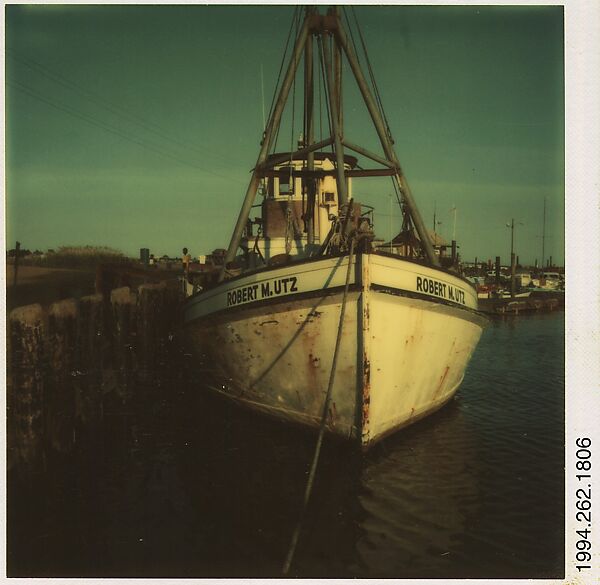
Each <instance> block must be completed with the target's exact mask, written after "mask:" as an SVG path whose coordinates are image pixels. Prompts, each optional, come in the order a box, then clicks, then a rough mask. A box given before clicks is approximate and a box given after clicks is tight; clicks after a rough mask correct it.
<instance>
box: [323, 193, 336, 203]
mask: <svg viewBox="0 0 600 585" xmlns="http://www.w3.org/2000/svg"><path fill="white" fill-rule="evenodd" d="M323 204H325V205H327V204H330V205H333V204H335V193H331V192H329V191H326V192H325V193H323Z"/></svg>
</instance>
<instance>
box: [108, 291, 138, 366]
mask: <svg viewBox="0 0 600 585" xmlns="http://www.w3.org/2000/svg"><path fill="white" fill-rule="evenodd" d="M110 304H111V309H112V315H113V323H114V331H113V359H114V364H115V366H116V367H117V369H119V370H120V371H121V373H123V374H124V375H126V374H128V373H130V372H133V371H135V370H136V366H137V363H136V359H135V345H136V340H137V331H136V296H135V294H133V293H132V292H131V290H130V289H129V287H128V286H125V287H122V288H116V289H114V290H113V291H111V293H110Z"/></svg>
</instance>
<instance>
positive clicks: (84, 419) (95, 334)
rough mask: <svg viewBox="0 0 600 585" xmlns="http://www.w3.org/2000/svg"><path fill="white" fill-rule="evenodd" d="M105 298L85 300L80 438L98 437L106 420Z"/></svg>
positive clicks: (80, 330) (78, 386) (80, 332)
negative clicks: (104, 402) (103, 418)
mask: <svg viewBox="0 0 600 585" xmlns="http://www.w3.org/2000/svg"><path fill="white" fill-rule="evenodd" d="M103 313H104V302H103V297H102V295H101V294H95V295H90V296H86V297H82V298H81V299H80V301H79V318H78V320H77V366H78V374H79V375H77V376H76V377H75V378H74V380H75V424H76V431H77V432H76V438H81V439H84V438H86V437H93V436H95V435H97V434H98V432H99V429H100V425H101V422H102V416H103V401H102V381H103V370H104V367H105V365H106V356H107V354H108V350H109V347H108V343H109V340H108V337H107V335H106V324H105V320H104V314H103Z"/></svg>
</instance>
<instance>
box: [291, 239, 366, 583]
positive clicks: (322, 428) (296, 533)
mask: <svg viewBox="0 0 600 585" xmlns="http://www.w3.org/2000/svg"><path fill="white" fill-rule="evenodd" d="M353 254H354V238H352V241H351V243H350V252H349V253H348V270H347V271H346V284H345V286H344V296H343V298H342V308H341V310H340V320H339V324H338V332H337V339H336V340H335V349H334V351H333V362H332V364H331V373H330V374H329V385H328V386H327V394H326V396H325V404H324V405H323V414H322V415H321V425H320V428H319V438H318V439H317V444H316V447H315V454H314V455H313V460H312V463H311V466H310V472H309V474H308V481H307V483H306V489H305V490H304V501H303V504H302V513H301V514H300V519H299V520H298V524H297V525H296V529H295V530H294V534H293V535H292V541H291V543H290V548H289V550H288V554H287V556H286V559H285V563H284V565H283V570H282V573H283V574H284V575H287V574H288V572H289V570H290V566H291V564H292V561H293V559H294V553H295V551H296V545H297V544H298V537H299V536H300V532H301V530H302V525H303V523H304V514H305V512H306V507H307V505H308V500H309V499H310V495H311V493H312V488H313V484H314V480H315V474H316V471H317V465H318V463H319V456H320V454H321V445H322V443H323V436H324V434H325V423H326V422H327V413H328V412H329V403H330V401H331V391H332V389H333V382H334V380H335V371H336V368H337V359H338V354H339V349H340V344H341V340H342V331H343V329H344V315H345V313H346V301H347V299H348V288H349V286H350V271H351V268H352V256H353Z"/></svg>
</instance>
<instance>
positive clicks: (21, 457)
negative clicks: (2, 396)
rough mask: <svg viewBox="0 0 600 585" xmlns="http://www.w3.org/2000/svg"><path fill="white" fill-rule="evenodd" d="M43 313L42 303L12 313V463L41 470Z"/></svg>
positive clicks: (9, 400)
mask: <svg viewBox="0 0 600 585" xmlns="http://www.w3.org/2000/svg"><path fill="white" fill-rule="evenodd" d="M43 334H44V324H43V313H42V307H41V306H40V305H38V304H36V305H27V306H25V307H19V308H18V309H14V310H13V311H11V313H10V315H9V334H8V352H7V353H8V385H7V386H8V394H7V410H8V421H7V422H8V424H7V434H8V445H7V446H8V465H9V468H11V467H12V466H13V465H16V466H20V467H24V468H27V469H30V470H34V471H35V470H39V469H40V468H41V466H42V464H43V459H44V457H43V448H42V447H43V438H44V426H43V425H44V419H43V407H44V378H43V374H42V361H43Z"/></svg>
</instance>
